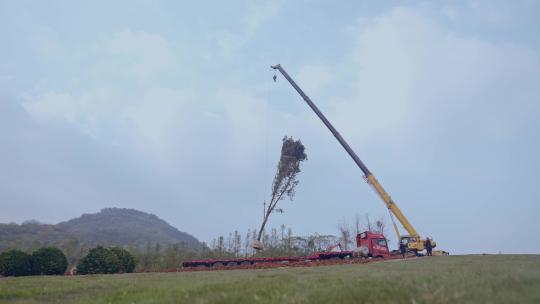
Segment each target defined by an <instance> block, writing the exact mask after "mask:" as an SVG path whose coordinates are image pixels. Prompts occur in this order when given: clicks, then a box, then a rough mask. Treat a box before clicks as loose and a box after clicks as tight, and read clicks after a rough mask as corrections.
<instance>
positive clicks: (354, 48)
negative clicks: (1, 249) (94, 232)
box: [0, 0, 540, 253]
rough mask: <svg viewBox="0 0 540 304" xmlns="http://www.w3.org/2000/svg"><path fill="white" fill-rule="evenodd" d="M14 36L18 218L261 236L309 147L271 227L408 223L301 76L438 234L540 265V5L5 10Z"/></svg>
mask: <svg viewBox="0 0 540 304" xmlns="http://www.w3.org/2000/svg"><path fill="white" fill-rule="evenodd" d="M0 38H1V40H0V44H1V47H0V207H1V209H0V210H1V211H0V222H22V221H24V220H28V219H37V220H39V221H42V222H46V223H57V222H59V221H63V220H67V219H70V218H73V217H77V216H79V215H81V214H82V213H94V212H97V211H99V210H100V209H101V208H105V207H125V208H135V209H138V210H141V211H145V212H150V213H154V214H156V215H157V216H159V217H161V218H163V219H165V220H166V221H168V222H169V223H170V224H172V225H173V226H175V227H177V228H178V229H180V230H182V231H186V232H189V233H191V234H193V235H194V236H196V237H197V238H199V239H201V240H203V241H209V240H211V239H212V238H213V237H215V236H217V235H219V234H227V233H228V232H230V231H234V230H239V231H241V232H245V231H246V230H247V229H248V228H255V227H258V225H259V224H260V221H261V217H262V204H263V201H264V200H265V199H268V196H269V194H270V193H269V192H270V184H271V182H272V178H273V174H274V170H275V166H276V163H277V161H278V159H279V153H280V145H281V138H282V137H283V136H284V135H289V136H293V137H294V138H299V139H301V140H302V141H303V143H304V144H305V146H306V149H307V154H308V160H307V161H306V162H305V163H304V166H303V172H302V173H301V175H300V176H299V177H300V185H299V187H298V190H297V196H296V199H295V200H294V201H293V202H292V203H291V202H288V201H284V202H282V205H283V208H284V209H285V211H286V213H285V214H276V215H275V216H273V217H272V218H271V220H270V224H269V225H270V226H274V227H278V226H279V225H281V224H286V225H288V226H290V227H292V228H293V230H294V231H295V233H297V234H307V233H313V232H318V233H324V234H327V233H332V234H337V225H338V224H339V223H340V222H342V221H343V220H344V219H345V220H347V221H349V222H352V218H353V217H354V214H366V213H369V215H370V216H371V217H372V218H378V217H383V218H384V219H385V220H386V222H387V224H388V225H389V226H390V218H389V215H388V212H387V210H386V209H385V207H384V204H383V203H382V201H380V199H379V198H378V197H377V196H376V194H375V193H374V192H373V191H372V190H371V189H370V187H369V186H368V185H367V184H366V183H365V182H364V181H363V179H362V174H361V171H360V170H359V169H358V168H357V167H356V166H355V164H354V162H353V161H352V160H351V159H350V158H349V156H348V155H347V154H346V153H345V152H344V151H343V149H342V148H341V147H340V146H339V144H338V143H337V142H336V141H335V139H334V138H333V137H332V136H331V134H330V132H328V130H326V129H325V127H324V126H323V124H322V123H321V122H320V121H318V120H317V118H316V117H315V116H314V114H313V113H312V112H311V110H310V109H309V108H308V107H307V106H306V105H305V104H304V103H303V101H302V99H301V98H300V97H299V96H298V95H297V94H296V93H295V92H294V91H293V89H292V87H291V86H290V85H289V84H288V83H287V82H286V80H285V79H284V78H283V77H281V76H280V75H278V79H277V82H276V83H274V82H273V81H272V76H273V75H274V74H273V72H272V71H271V70H270V69H269V66H270V65H271V64H276V63H281V64H282V65H283V66H284V67H285V68H286V69H287V71H288V72H289V74H290V75H291V76H292V77H293V78H295V79H296V80H297V82H298V83H299V84H300V85H301V86H302V87H303V88H304V90H305V91H306V93H307V94H308V95H310V96H311V98H312V99H313V100H314V101H315V102H316V103H317V104H318V105H319V107H320V109H321V110H322V111H323V112H324V113H325V114H326V115H327V117H328V118H329V119H330V120H331V121H332V122H333V123H334V125H335V126H336V128H338V130H340V132H341V134H342V135H343V136H344V137H345V138H346V139H347V140H348V141H349V143H350V145H351V146H352V147H353V149H355V150H356V152H357V154H358V155H359V156H360V158H361V159H362V160H363V161H364V162H365V163H366V165H367V166H368V168H370V170H371V171H372V172H373V173H374V174H375V176H376V177H377V178H378V179H379V181H380V182H381V183H382V184H383V186H385V188H386V189H387V190H388V192H389V193H390V194H391V195H392V197H393V198H394V200H395V201H396V203H397V204H398V205H399V206H400V207H401V209H402V210H403V212H404V213H405V214H406V215H407V217H408V218H409V220H410V221H411V222H412V223H413V225H414V226H415V227H416V229H417V230H418V231H419V232H420V234H421V235H422V236H431V237H433V238H434V239H435V240H436V241H437V243H438V245H439V247H441V249H446V250H448V251H450V252H452V253H481V252H493V253H496V252H499V251H501V252H503V253H507V252H520V253H540V219H539V216H540V183H539V178H538V174H537V172H538V171H539V170H540V160H539V159H538V158H539V156H540V2H539V1H463V2H461V1H448V2H444V1H436V2H435V4H434V3H433V2H416V3H415V2H411V1H406V2H397V3H393V2H391V1H350V2H346V1H341V2H334V1H213V2H205V1H190V2H187V1H7V0H0ZM387 236H388V238H389V239H391V240H393V242H392V244H393V246H395V239H396V236H395V234H394V232H393V230H391V229H388V231H387Z"/></svg>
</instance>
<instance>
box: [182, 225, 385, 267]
mask: <svg viewBox="0 0 540 304" xmlns="http://www.w3.org/2000/svg"><path fill="white" fill-rule="evenodd" d="M389 256H390V251H389V250H388V242H387V240H386V238H385V237H384V235H383V234H382V233H373V232H369V231H366V232H362V233H360V234H358V235H357V236H356V249H355V250H340V251H332V250H329V251H324V252H315V253H312V254H310V255H308V256H290V257H284V256H281V257H270V258H223V259H208V260H191V261H185V262H183V263H182V267H184V268H191V267H223V266H238V265H253V264H261V263H280V264H288V263H295V262H306V261H308V262H309V261H323V260H339V259H351V258H370V257H373V258H387V257H389Z"/></svg>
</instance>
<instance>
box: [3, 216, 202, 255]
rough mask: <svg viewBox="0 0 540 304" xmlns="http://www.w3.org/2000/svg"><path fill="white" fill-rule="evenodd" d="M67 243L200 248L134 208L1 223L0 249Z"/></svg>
mask: <svg viewBox="0 0 540 304" xmlns="http://www.w3.org/2000/svg"><path fill="white" fill-rule="evenodd" d="M68 243H76V244H85V245H86V246H96V245H120V246H132V247H137V248H144V247H145V246H147V244H148V243H151V244H156V243H160V244H161V245H167V244H182V245H183V247H185V248H192V249H195V248H200V246H201V243H200V242H199V241H198V240H197V239H196V238H195V237H193V236H192V235H190V234H188V233H186V232H182V231H179V230H178V229H176V228H174V227H173V226H171V225H169V224H168V223H167V222H165V221H164V220H162V219H160V218H158V217H157V216H155V215H153V214H148V213H145V212H141V211H138V210H134V209H121V208H106V209H102V210H101V211H100V212H98V213H94V214H83V215H82V216H80V217H78V218H74V219H71V220H69V221H66V222H61V223H59V224H56V225H49V224H41V223H39V222H36V221H29V222H25V223H23V224H21V225H17V224H13V223H11V224H0V251H3V250H5V249H7V248H20V249H31V248H35V247H39V246H42V245H56V246H60V247H64V246H65V245H66V244H68Z"/></svg>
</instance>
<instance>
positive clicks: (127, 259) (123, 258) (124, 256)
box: [109, 247, 137, 273]
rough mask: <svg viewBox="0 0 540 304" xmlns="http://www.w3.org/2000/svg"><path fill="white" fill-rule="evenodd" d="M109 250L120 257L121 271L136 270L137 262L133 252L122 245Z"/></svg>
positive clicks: (129, 271)
mask: <svg viewBox="0 0 540 304" xmlns="http://www.w3.org/2000/svg"><path fill="white" fill-rule="evenodd" d="M109 250H110V251H111V252H112V253H113V254H114V255H116V258H118V261H119V262H120V272H124V273H131V272H133V270H135V266H136V265H137V262H136V261H135V257H134V256H133V255H132V254H131V252H129V251H127V250H126V249H124V248H121V247H112V248H110V249H109Z"/></svg>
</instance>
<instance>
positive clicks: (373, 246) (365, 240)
mask: <svg viewBox="0 0 540 304" xmlns="http://www.w3.org/2000/svg"><path fill="white" fill-rule="evenodd" d="M356 247H357V248H360V247H365V248H367V249H368V256H369V257H377V258H385V257H388V256H390V251H389V250H388V241H387V240H386V237H384V235H383V234H382V233H373V232H370V231H365V232H362V233H359V234H358V235H357V236H356Z"/></svg>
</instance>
